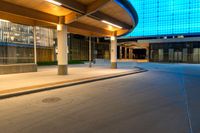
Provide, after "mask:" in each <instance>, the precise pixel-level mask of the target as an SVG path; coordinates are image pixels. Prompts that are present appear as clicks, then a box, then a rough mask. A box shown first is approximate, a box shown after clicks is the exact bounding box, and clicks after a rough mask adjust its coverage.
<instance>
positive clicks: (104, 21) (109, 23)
mask: <svg viewBox="0 0 200 133" xmlns="http://www.w3.org/2000/svg"><path fill="white" fill-rule="evenodd" d="M101 22H103V23H106V24H108V25H111V26H114V27H117V28H120V29H122V27H121V26H119V25H116V24H113V23H111V22H108V21H106V20H101Z"/></svg>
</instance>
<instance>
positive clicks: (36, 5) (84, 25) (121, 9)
mask: <svg viewBox="0 0 200 133" xmlns="http://www.w3.org/2000/svg"><path fill="white" fill-rule="evenodd" d="M0 19H5V20H9V21H11V22H15V23H20V24H25V25H33V26H43V27H51V28H56V26H57V24H60V23H62V24H66V25H68V32H71V33H76V34H81V35H87V36H100V37H103V36H112V35H113V34H117V36H121V35H124V34H126V33H128V32H130V31H132V30H133V28H134V27H135V26H136V25H137V13H136V12H135V10H134V8H133V7H132V6H131V4H130V3H129V2H128V1H127V0H56V1H55V0H32V1H30V0H1V1H0Z"/></svg>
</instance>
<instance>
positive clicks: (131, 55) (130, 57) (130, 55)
mask: <svg viewBox="0 0 200 133" xmlns="http://www.w3.org/2000/svg"><path fill="white" fill-rule="evenodd" d="M132 52H133V51H132V49H131V48H129V59H133V53H132Z"/></svg>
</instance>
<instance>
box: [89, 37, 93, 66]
mask: <svg viewBox="0 0 200 133" xmlns="http://www.w3.org/2000/svg"><path fill="white" fill-rule="evenodd" d="M89 67H92V38H91V37H89Z"/></svg>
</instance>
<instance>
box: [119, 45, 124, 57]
mask: <svg viewBox="0 0 200 133" xmlns="http://www.w3.org/2000/svg"><path fill="white" fill-rule="evenodd" d="M119 49H120V51H119V54H120V59H122V58H123V57H122V46H119Z"/></svg>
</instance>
